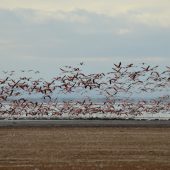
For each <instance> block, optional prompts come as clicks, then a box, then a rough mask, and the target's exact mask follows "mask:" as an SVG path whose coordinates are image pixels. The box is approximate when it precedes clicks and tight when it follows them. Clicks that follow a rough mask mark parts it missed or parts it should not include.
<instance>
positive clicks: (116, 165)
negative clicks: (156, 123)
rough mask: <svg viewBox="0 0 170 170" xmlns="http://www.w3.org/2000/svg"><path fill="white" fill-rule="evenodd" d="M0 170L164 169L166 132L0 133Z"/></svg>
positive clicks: (167, 163) (169, 154) (169, 159)
mask: <svg viewBox="0 0 170 170" xmlns="http://www.w3.org/2000/svg"><path fill="white" fill-rule="evenodd" d="M0 169H3V170H11V169H13V170H31V169H34V170H41V169H42V170H54V169H55V170H58V169H59V170H60V169H62V170H67V169H75V170H77V169H83V170H92V169H110V170H112V169H122V170H123V169H124V170H131V169H132V170H133V169H135V170H139V169H140V170H145V169H147V170H157V169H162V170H166V169H167V170H169V169H170V128H106V127H105V128H103V127H98V128H83V127H81V128H66V127H65V128H64V127H56V128H26V127H24V128H23V127H22V128H21V127H18V128H5V127H4V128H0Z"/></svg>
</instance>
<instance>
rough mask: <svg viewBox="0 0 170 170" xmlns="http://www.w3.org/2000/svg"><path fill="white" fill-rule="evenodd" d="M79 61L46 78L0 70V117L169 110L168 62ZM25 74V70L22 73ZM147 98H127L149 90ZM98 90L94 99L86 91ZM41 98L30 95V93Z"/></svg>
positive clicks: (169, 74)
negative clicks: (90, 66)
mask: <svg viewBox="0 0 170 170" xmlns="http://www.w3.org/2000/svg"><path fill="white" fill-rule="evenodd" d="M83 67H84V63H83V62H82V63H80V64H79V65H78V67H72V66H64V67H62V68H60V73H59V74H58V75H57V76H55V77H53V78H51V80H50V81H47V80H45V79H44V78H40V77H39V78H35V76H30V75H34V74H35V75H39V71H34V70H21V71H20V73H21V74H20V76H18V73H16V72H15V71H3V74H2V78H1V79H0V117H4V116H5V115H7V116H9V117H15V116H21V117H22V116H25V117H36V116H44V115H46V116H51V117H61V116H62V115H63V114H67V115H70V116H77V117H78V116H79V115H86V114H87V113H88V114H94V113H98V114H106V113H109V114H113V115H141V114H143V113H144V112H145V113H146V112H147V113H158V112H161V111H163V112H168V111H170V100H169V99H170V67H168V66H167V67H164V70H162V68H160V67H159V66H150V65H147V64H146V63H141V64H140V65H138V66H136V65H134V64H128V65H123V64H122V63H121V62H120V63H118V64H113V68H111V70H110V72H106V73H103V72H101V73H91V74H89V73H88V74H87V73H85V72H83V69H82V68H83ZM25 74H26V75H27V76H25ZM157 93H159V94H162V96H160V97H153V98H152V99H149V100H148V99H145V98H144V99H141V100H139V99H138V100H136V101H132V98H133V97H132V96H133V95H136V96H138V95H139V96H140V95H141V94H144V96H148V95H149V96H154V94H157ZM63 94H64V95H65V96H67V95H68V96H69V95H70V94H71V95H73V96H76V95H78V96H81V99H80V98H79V100H78V99H77V100H75V99H74V100H71V99H70V100H66V101H62V102H61V101H59V98H60V96H61V95H63ZM92 95H95V96H97V95H98V96H102V98H104V100H103V102H100V104H99V103H96V102H94V101H93V99H92V98H91V97H90V96H92ZM35 97H38V98H41V100H38V101H35V100H32V98H35Z"/></svg>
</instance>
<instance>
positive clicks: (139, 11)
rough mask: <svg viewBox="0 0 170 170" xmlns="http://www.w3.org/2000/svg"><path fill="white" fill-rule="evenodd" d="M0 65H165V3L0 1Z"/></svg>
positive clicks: (168, 38)
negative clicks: (121, 63) (82, 62)
mask: <svg viewBox="0 0 170 170" xmlns="http://www.w3.org/2000/svg"><path fill="white" fill-rule="evenodd" d="M0 61H1V62H0V67H1V69H2V70H12V69H30V68H31V69H38V70H40V71H41V72H48V74H51V73H52V72H54V71H57V68H59V67H60V66H63V65H68V64H70V65H76V64H78V63H79V62H81V61H84V62H85V64H86V68H87V69H88V70H91V71H93V70H99V71H101V70H102V71H105V70H107V69H108V68H111V66H112V65H113V63H115V62H119V61H122V62H123V63H131V62H132V63H141V62H147V63H152V64H161V65H165V64H167V65H170V64H169V63H170V1H169V0H149V1H148V0H62V1H61V0H0Z"/></svg>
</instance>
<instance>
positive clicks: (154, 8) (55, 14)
mask: <svg viewBox="0 0 170 170" xmlns="http://www.w3.org/2000/svg"><path fill="white" fill-rule="evenodd" d="M0 8H1V9H32V10H36V11H38V14H39V15H38V14H37V15H36V18H35V19H39V21H42V20H44V19H46V18H52V19H64V20H65V19H67V20H69V21H71V22H75V21H78V22H87V18H84V17H83V16H74V15H73V16H71V13H72V12H73V11H76V10H85V11H88V12H91V13H97V14H103V15H106V16H110V17H120V16H124V15H125V16H126V17H127V18H129V20H131V22H132V23H133V22H138V23H143V24H145V25H149V26H150V25H155V26H162V27H170V1H169V0H149V1H148V0H135V1H134V0H126V1H125V0H119V1H117V0H107V1H106V0H93V1H91V0H69V1H68V0H62V1H61V0H48V1H46V0H29V1H28V0H22V1H21V0H12V1H11V0H1V3H0ZM67 13H69V16H67V15H66V14H67Z"/></svg>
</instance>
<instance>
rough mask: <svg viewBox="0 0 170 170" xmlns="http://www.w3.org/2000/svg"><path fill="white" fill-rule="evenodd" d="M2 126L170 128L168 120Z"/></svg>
mask: <svg viewBox="0 0 170 170" xmlns="http://www.w3.org/2000/svg"><path fill="white" fill-rule="evenodd" d="M3 127H126V128H128V127H136V128H137V127H155V128H161V127H163V128H165V127H167V128H170V120H0V128H3Z"/></svg>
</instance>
